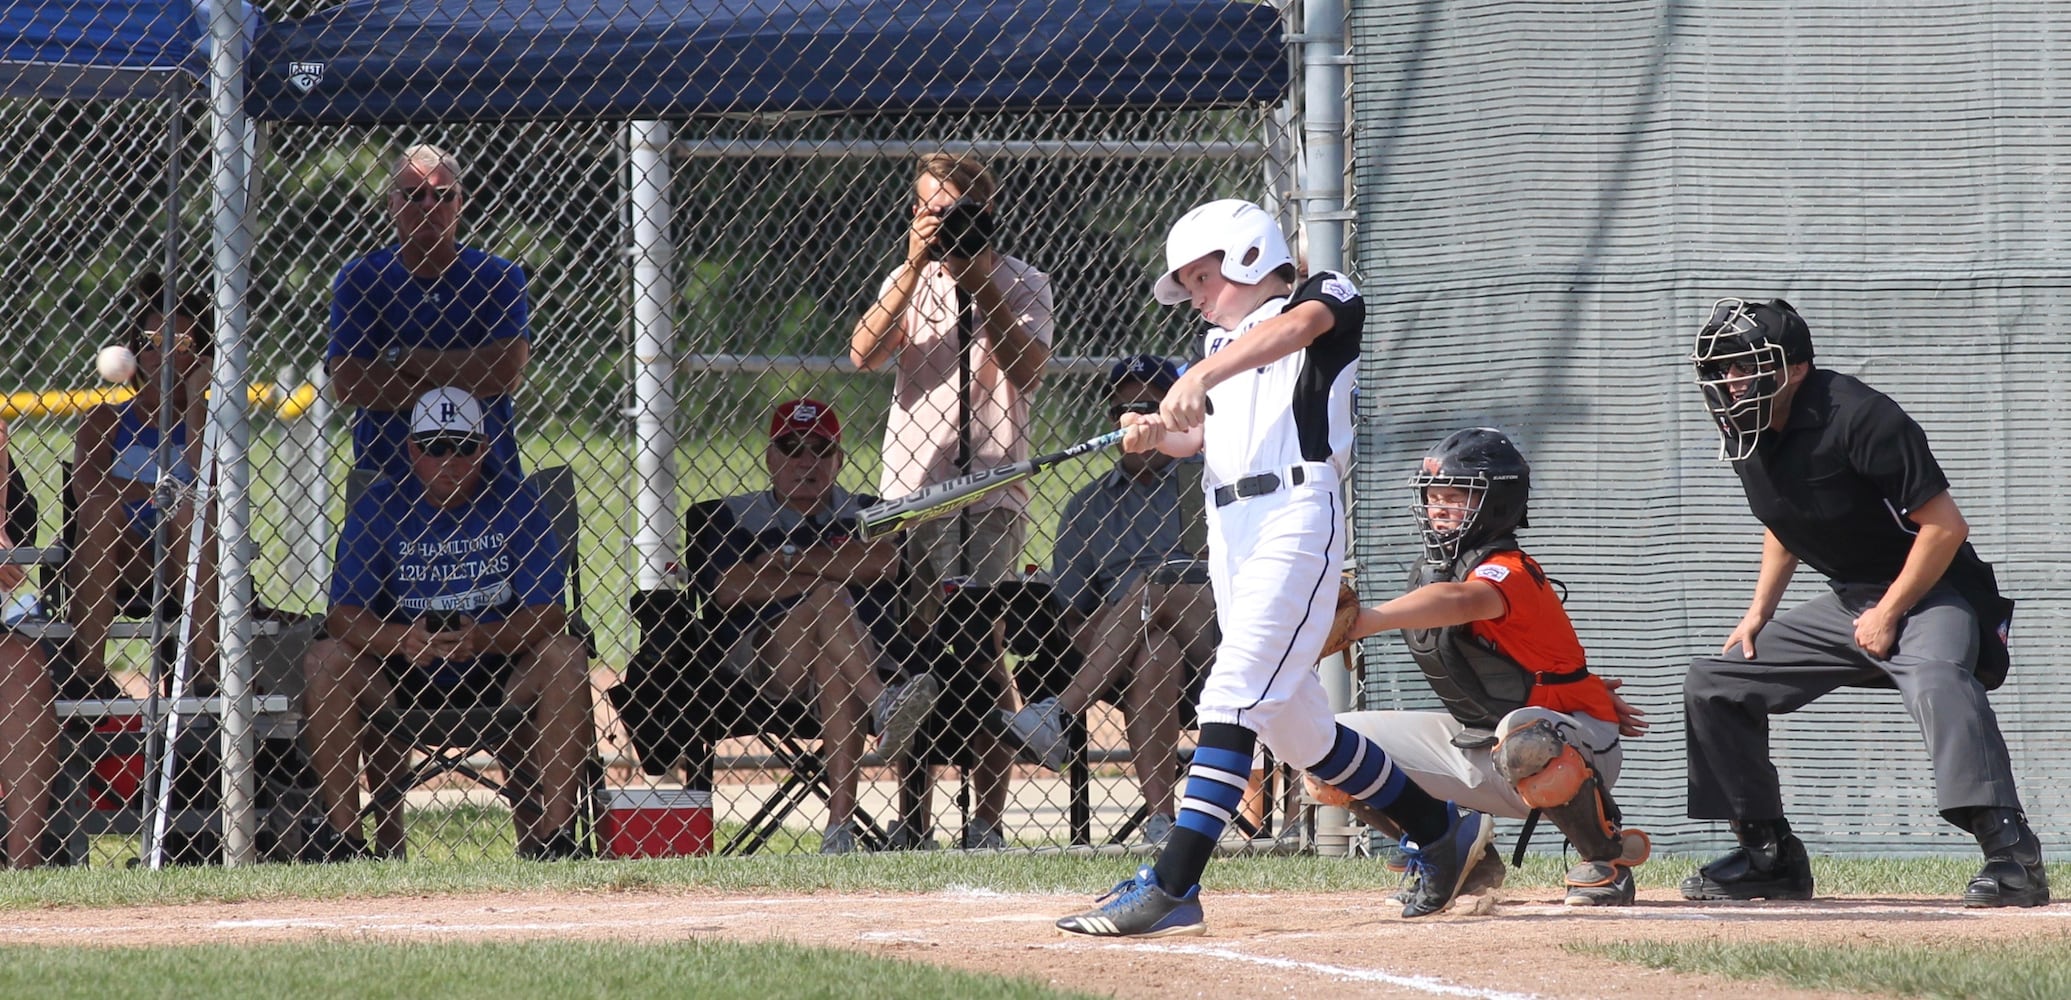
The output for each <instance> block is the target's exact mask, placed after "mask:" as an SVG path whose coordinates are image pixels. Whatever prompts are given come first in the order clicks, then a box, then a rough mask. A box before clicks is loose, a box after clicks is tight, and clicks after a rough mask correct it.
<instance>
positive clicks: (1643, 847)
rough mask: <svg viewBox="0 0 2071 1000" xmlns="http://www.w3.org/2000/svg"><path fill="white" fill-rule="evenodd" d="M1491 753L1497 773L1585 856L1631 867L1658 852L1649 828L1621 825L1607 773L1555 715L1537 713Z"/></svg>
mask: <svg viewBox="0 0 2071 1000" xmlns="http://www.w3.org/2000/svg"><path fill="white" fill-rule="evenodd" d="M1491 755H1492V757H1493V758H1494V761H1495V765H1496V773H1497V774H1500V775H1502V776H1503V780H1505V781H1508V782H1510V784H1511V785H1512V786H1514V787H1515V788H1516V789H1517V794H1518V796H1519V797H1521V798H1523V799H1524V801H1525V804H1526V805H1528V806H1531V807H1532V808H1534V809H1537V810H1539V811H1540V812H1541V813H1543V814H1544V815H1545V816H1546V818H1547V819H1549V820H1552V821H1553V825H1554V826H1555V827H1558V828H1559V829H1560V832H1561V833H1563V834H1566V835H1567V838H1568V842H1569V843H1571V844H1574V845H1575V853H1577V854H1580V855H1582V859H1583V860H1584V861H1589V862H1599V863H1602V864H1605V865H1616V866H1619V867H1624V868H1630V867H1632V866H1634V865H1637V864H1639V863H1640V862H1643V861H1645V860H1647V855H1648V854H1650V853H1652V851H1653V846H1652V843H1651V842H1650V841H1649V840H1648V839H1647V835H1646V834H1645V833H1643V832H1641V831H1639V830H1630V829H1623V828H1621V827H1620V826H1619V825H1618V823H1619V820H1620V816H1619V813H1618V805H1617V803H1615V802H1613V801H1611V796H1610V793H1609V792H1606V791H1605V790H1604V782H1603V777H1602V776H1601V775H1599V774H1597V773H1596V769H1595V768H1594V767H1591V766H1590V764H1589V761H1588V759H1587V758H1585V757H1583V756H1582V752H1581V751H1580V750H1577V749H1576V748H1575V747H1574V745H1573V744H1570V743H1569V742H1568V740H1567V736H1566V734H1565V733H1563V732H1561V730H1560V729H1559V728H1557V727H1556V726H1555V725H1554V723H1553V722H1552V721H1550V720H1547V719H1534V720H1532V721H1531V722H1528V723H1526V724H1525V725H1522V726H1519V727H1518V728H1516V729H1513V730H1510V731H1509V732H1506V733H1504V734H1503V737H1502V739H1501V740H1500V741H1499V742H1497V744H1496V747H1495V749H1494V750H1493V751H1491Z"/></svg>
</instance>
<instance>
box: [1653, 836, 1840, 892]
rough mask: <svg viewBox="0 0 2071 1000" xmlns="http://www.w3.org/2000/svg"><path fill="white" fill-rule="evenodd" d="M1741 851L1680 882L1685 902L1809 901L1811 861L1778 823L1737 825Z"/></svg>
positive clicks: (1803, 849) (1731, 852)
mask: <svg viewBox="0 0 2071 1000" xmlns="http://www.w3.org/2000/svg"><path fill="white" fill-rule="evenodd" d="M1734 826H1735V827H1736V830H1735V833H1736V835H1737V836H1739V838H1740V846H1739V847H1736V848H1734V849H1733V850H1731V851H1728V852H1727V853H1726V855H1725V856H1724V857H1721V858H1719V859H1718V860H1716V861H1713V862H1712V863H1711V864H1708V865H1705V866H1704V867H1702V868H1699V869H1697V874H1695V875H1692V876H1690V877H1689V878H1686V879H1684V880H1683V886H1682V889H1683V898H1684V899H1742V900H1745V899H1811V898H1812V859H1811V858H1809V857H1807V856H1806V854H1805V842H1804V841H1802V840H1799V839H1798V838H1797V837H1795V836H1793V835H1792V834H1791V832H1790V827H1788V826H1786V825H1784V824H1783V822H1782V821H1781V820H1778V821H1776V822H1775V823H1774V824H1773V825H1772V824H1767V823H1754V824H1748V823H1736V824H1734Z"/></svg>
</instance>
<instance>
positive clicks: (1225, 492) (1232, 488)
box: [1215, 462, 1322, 507]
mask: <svg viewBox="0 0 2071 1000" xmlns="http://www.w3.org/2000/svg"><path fill="white" fill-rule="evenodd" d="M1321 467H1322V463H1320V462H1318V463H1313V464H1310V463H1304V464H1302V465H1292V466H1289V467H1287V468H1285V469H1278V470H1275V471H1273V472H1261V473H1259V474H1257V475H1254V476H1245V477H1244V478H1242V479H1239V480H1237V481H1236V482H1234V483H1230V484H1228V485H1225V486H1218V487H1216V488H1215V505H1216V506H1217V507H1228V506H1229V505H1231V504H1233V503H1236V502H1237V501H1239V500H1249V499H1251V498H1252V497H1262V496H1265V495H1266V494H1268V493H1278V492H1279V491H1280V489H1281V488H1282V487H1290V488H1291V487H1295V486H1300V485H1301V484H1303V483H1307V482H1313V481H1314V480H1316V479H1318V478H1320V475H1319V473H1318V472H1317V471H1316V470H1317V469H1319V468H1321Z"/></svg>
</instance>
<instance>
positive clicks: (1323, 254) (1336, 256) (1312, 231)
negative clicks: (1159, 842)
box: [1290, 0, 1352, 856]
mask: <svg viewBox="0 0 2071 1000" xmlns="http://www.w3.org/2000/svg"><path fill="white" fill-rule="evenodd" d="M1290 37H1291V40H1298V42H1299V44H1300V47H1301V60H1302V106H1301V115H1300V119H1301V121H1300V125H1301V130H1302V155H1301V156H1300V158H1299V159H1298V160H1297V163H1296V170H1297V171H1299V174H1298V178H1297V179H1298V180H1299V182H1300V183H1299V187H1298V188H1297V190H1296V191H1295V198H1296V200H1297V201H1298V202H1299V204H1300V205H1301V220H1302V229H1303V233H1302V236H1303V239H1302V246H1303V248H1304V249H1305V250H1306V251H1307V255H1308V264H1309V273H1311V274H1314V273H1315V272H1317V271H1339V270H1343V269H1344V267H1345V218H1346V212H1345V178H1344V175H1345V68H1344V56H1345V6H1344V3H1343V0H1303V3H1302V27H1301V31H1300V32H1299V33H1298V34H1295V35H1293V36H1290ZM1340 655H1344V654H1340ZM1340 667H1341V664H1339V663H1338V661H1337V660H1336V659H1335V658H1333V659H1331V660H1328V661H1325V662H1324V663H1323V664H1322V665H1321V666H1319V667H1318V668H1317V669H1318V670H1319V671H1320V672H1321V676H1322V680H1323V689H1324V692H1325V693H1326V694H1328V695H1329V696H1330V707H1331V710H1332V711H1334V712H1343V711H1346V710H1348V709H1350V708H1351V707H1352V675H1351V673H1350V672H1349V671H1346V670H1343V669H1340ZM1350 825H1351V815H1350V814H1349V813H1347V812H1346V811H1345V810H1343V809H1336V808H1323V809H1318V810H1317V811H1316V852H1317V853H1318V854H1324V855H1339V856H1341V855H1345V854H1349V853H1351V850H1352V842H1351V837H1350V835H1349V834H1348V833H1347V832H1346V831H1348V830H1349V829H1350Z"/></svg>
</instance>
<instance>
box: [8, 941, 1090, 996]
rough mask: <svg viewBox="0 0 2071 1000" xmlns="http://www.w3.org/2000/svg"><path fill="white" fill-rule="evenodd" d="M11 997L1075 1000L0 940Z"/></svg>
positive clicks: (840, 963)
mask: <svg viewBox="0 0 2071 1000" xmlns="http://www.w3.org/2000/svg"><path fill="white" fill-rule="evenodd" d="M0 995H4V996H15V997H27V996H34V997H39V998H44V1000H61V998H68V997H79V998H82V1000H101V998H104V997H110V996H160V997H182V998H195V1000H199V998H207V997H223V998H234V1000H243V998H246V997H251V996H278V997H313V996H351V997H364V998H370V1000H377V998H388V997H395V998H404V997H441V998H450V1000H465V998H470V997H481V998H486V1000H507V998H510V997H571V998H574V997H596V998H599V1000H622V998H626V997H647V996H657V997H660V996H684V997H700V998H703V1000H769V998H772V997H786V998H791V997H796V998H817V997H825V998H828V1000H836V998H847V997H854V996H922V997H927V996H936V997H948V996H954V997H966V998H972V1000H1018V998H1038V997H1070V996H1082V995H1083V994H1073V993H1062V992H1058V991H1056V990H1052V989H1049V988H1047V987H1044V986H1040V985H1037V984H1035V983H1031V982H1023V981H1016V980H1011V979H1007V978H1004V977H1000V976H988V975H982V974H979V973H972V972H960V971H954V970H949V969H942V968H937V967H934V966H928V965H921V964H918V963H914V962H902V961H896V960H893V959H885V958H876V957H872V956H867V955H861V954H856V953H852V952H843V951H835V950H832V949H826V948H807V947H802V946H797V945H786V944H737V943H733V942H727V941H711V940H691V941H683V942H670V943H666V944H640V943H627V942H600V941H524V942H469V941H437V942H428V943H389V942H368V941H313V942H305V943H296V944H268V945H253V946H247V947H241V948H237V949H236V950H235V951H234V952H233V951H229V950H227V949H225V948H223V947H221V946H210V947H191V948H76V947H75V948H26V947H8V948H0Z"/></svg>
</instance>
